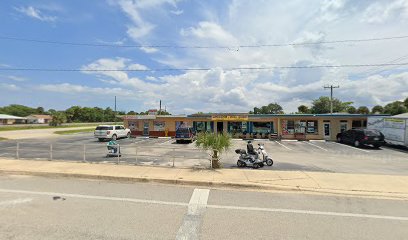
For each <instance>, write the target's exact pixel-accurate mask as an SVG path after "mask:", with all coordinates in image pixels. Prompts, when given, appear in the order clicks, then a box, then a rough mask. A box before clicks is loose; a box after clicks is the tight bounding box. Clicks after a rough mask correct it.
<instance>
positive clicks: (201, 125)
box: [194, 122, 206, 132]
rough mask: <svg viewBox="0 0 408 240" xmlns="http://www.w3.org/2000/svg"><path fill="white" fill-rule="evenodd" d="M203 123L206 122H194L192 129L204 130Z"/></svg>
mask: <svg viewBox="0 0 408 240" xmlns="http://www.w3.org/2000/svg"><path fill="white" fill-rule="evenodd" d="M205 124H206V122H194V125H195V126H194V129H195V130H196V131H197V132H205V129H206V128H205Z"/></svg>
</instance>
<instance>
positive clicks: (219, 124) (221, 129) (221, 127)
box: [217, 122, 224, 134]
mask: <svg viewBox="0 0 408 240" xmlns="http://www.w3.org/2000/svg"><path fill="white" fill-rule="evenodd" d="M223 132H224V123H223V122H217V133H218V134H220V133H221V134H222V133H223Z"/></svg>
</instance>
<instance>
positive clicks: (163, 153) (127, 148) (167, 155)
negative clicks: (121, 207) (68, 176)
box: [0, 142, 210, 168]
mask: <svg viewBox="0 0 408 240" xmlns="http://www.w3.org/2000/svg"><path fill="white" fill-rule="evenodd" d="M119 147H120V153H121V154H120V155H119V154H118V155H117V156H114V157H108V155H107V154H108V150H107V147H106V145H105V144H71V143H69V144H65V143H41V142H39V143H27V142H15V143H12V142H9V143H7V144H6V145H4V144H2V146H1V154H0V156H3V157H10V158H16V159H35V160H50V161H52V160H64V161H81V162H90V163H100V162H103V163H115V164H132V165H148V166H167V167H188V168H191V167H197V168H208V167H210V161H209V154H208V152H206V151H202V150H200V149H197V148H176V147H167V146H166V147H164V146H160V147H157V146H138V145H137V144H129V145H119Z"/></svg>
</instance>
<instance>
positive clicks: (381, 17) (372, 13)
mask: <svg viewBox="0 0 408 240" xmlns="http://www.w3.org/2000/svg"><path fill="white" fill-rule="evenodd" d="M395 17H401V18H403V19H407V18H408V0H394V1H386V2H374V3H372V4H371V5H369V6H368V8H367V9H366V10H365V11H364V13H363V18H362V20H361V21H363V22H367V23H384V22H386V21H388V20H389V19H391V18H395Z"/></svg>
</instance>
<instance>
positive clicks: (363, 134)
mask: <svg viewBox="0 0 408 240" xmlns="http://www.w3.org/2000/svg"><path fill="white" fill-rule="evenodd" d="M337 142H339V143H350V144H353V145H354V146H355V147H360V146H362V145H373V146H374V147H375V148H379V147H381V146H382V145H384V143H385V141H384V135H383V134H382V133H381V132H379V131H377V130H367V129H351V130H347V131H344V132H342V133H339V134H337Z"/></svg>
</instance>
